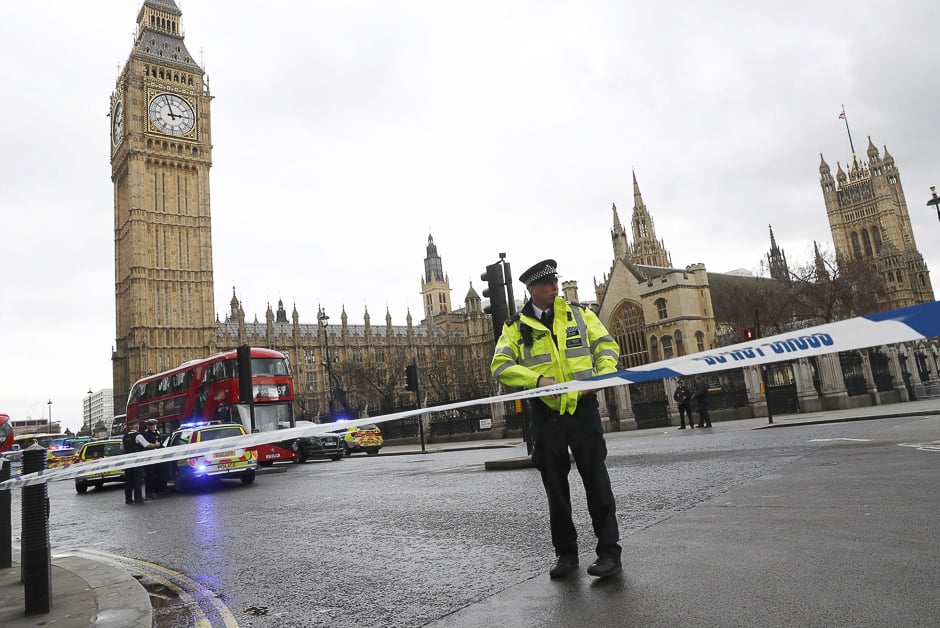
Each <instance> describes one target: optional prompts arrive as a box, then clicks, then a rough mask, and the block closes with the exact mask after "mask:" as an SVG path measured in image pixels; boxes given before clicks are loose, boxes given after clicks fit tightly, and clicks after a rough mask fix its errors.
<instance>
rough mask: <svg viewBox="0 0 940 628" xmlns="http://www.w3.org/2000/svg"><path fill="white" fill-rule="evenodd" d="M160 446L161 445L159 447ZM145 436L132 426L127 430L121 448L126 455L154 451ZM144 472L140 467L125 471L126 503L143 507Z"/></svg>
mask: <svg viewBox="0 0 940 628" xmlns="http://www.w3.org/2000/svg"><path fill="white" fill-rule="evenodd" d="M157 446H159V445H157ZM153 447H154V445H151V444H150V443H149V442H148V441H147V439H146V438H144V436H143V434H141V433H140V432H138V431H137V430H136V429H134V428H133V427H131V426H128V427H126V428H125V432H124V438H123V439H121V448H122V449H123V450H124V453H126V454H133V453H137V452H138V451H144V450H145V449H153ZM143 479H144V478H143V470H142V469H141V468H140V467H132V468H128V469H124V503H125V504H138V505H143V503H144V496H143V491H142V490H141V489H142V487H141V484H142V483H143Z"/></svg>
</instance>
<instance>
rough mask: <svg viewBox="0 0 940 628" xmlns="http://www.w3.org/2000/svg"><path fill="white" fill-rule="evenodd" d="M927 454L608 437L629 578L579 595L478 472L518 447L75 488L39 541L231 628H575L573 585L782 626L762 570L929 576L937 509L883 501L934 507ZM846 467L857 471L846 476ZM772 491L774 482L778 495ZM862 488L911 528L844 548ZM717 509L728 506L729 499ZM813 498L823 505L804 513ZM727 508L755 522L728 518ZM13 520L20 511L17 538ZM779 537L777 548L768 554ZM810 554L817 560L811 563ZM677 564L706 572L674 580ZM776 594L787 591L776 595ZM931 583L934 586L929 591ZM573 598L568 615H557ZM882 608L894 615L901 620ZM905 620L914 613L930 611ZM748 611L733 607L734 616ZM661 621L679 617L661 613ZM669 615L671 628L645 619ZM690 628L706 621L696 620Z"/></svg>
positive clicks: (657, 435) (774, 578)
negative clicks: (140, 574)
mask: <svg viewBox="0 0 940 628" xmlns="http://www.w3.org/2000/svg"><path fill="white" fill-rule="evenodd" d="M829 439H874V440H871V441H861V440H829ZM931 439H940V418H938V417H930V418H923V419H919V418H899V419H883V420H880V421H864V422H854V423H842V424H834V425H820V426H806V427H789V428H786V429H776V430H760V431H752V430H749V429H745V428H744V426H743V425H735V424H734V423H728V424H716V428H715V429H713V430H710V431H709V430H702V431H699V430H685V431H676V430H674V429H670V430H663V431H645V432H642V433H637V432H632V433H615V434H610V435H608V446H609V450H610V456H609V467H610V471H611V477H612V480H613V486H614V489H615V493H616V494H617V498H618V505H619V508H620V512H619V520H620V523H621V529H622V535H623V537H624V540H623V544H624V547H625V553H624V557H625V560H626V565H627V573H626V574H625V576H624V578H623V579H620V580H617V581H616V582H613V583H612V586H604V587H597V586H593V587H592V586H589V585H590V583H589V582H588V580H589V579H587V578H586V577H585V578H584V579H583V580H582V579H577V580H575V581H574V583H582V584H583V586H581V585H578V584H573V583H570V582H569V583H564V584H562V585H561V586H560V587H558V586H556V584H557V583H551V582H550V581H549V579H548V577H547V569H548V567H549V566H550V564H551V561H552V549H551V547H550V544H549V541H548V532H547V520H546V514H545V507H544V497H543V495H542V490H541V486H540V482H539V480H538V477H537V475H536V473H535V472H534V471H533V470H531V469H526V470H517V471H503V472H487V471H484V470H483V463H484V462H485V461H487V460H493V459H497V458H512V457H519V456H521V455H524V453H525V452H524V448H521V447H517V448H512V449H500V450H472V451H461V452H447V453H435V454H430V455H415V456H387V457H385V456H380V457H378V458H375V457H370V458H366V457H364V456H358V457H353V458H350V459H345V460H343V461H340V462H330V461H324V462H314V463H308V464H306V465H303V466H292V467H291V468H290V469H288V470H287V472H285V473H279V474H269V475H263V476H260V477H259V478H258V481H257V482H256V483H255V484H254V485H252V486H249V487H243V486H242V485H241V484H240V483H238V482H237V481H236V482H234V483H232V484H229V485H225V486H223V487H221V488H219V489H217V490H212V491H209V492H206V493H204V494H197V495H181V496H173V497H170V498H167V499H163V500H157V501H155V502H152V503H148V504H147V505H145V506H144V507H141V508H137V507H125V506H124V504H123V494H122V492H121V489H120V487H113V488H105V489H104V490H100V491H99V490H92V491H89V492H88V493H87V494H86V495H81V496H80V495H77V494H76V493H75V491H74V490H73V489H72V487H71V486H70V485H69V484H68V483H56V484H53V485H51V487H50V496H51V504H52V526H53V529H52V541H53V545H54V550H55V549H67V548H88V549H91V550H95V551H103V552H108V553H113V554H119V555H123V556H128V557H130V558H132V559H137V560H141V561H147V562H152V563H156V564H158V565H160V566H162V567H164V568H166V569H169V570H172V571H174V572H178V573H181V574H185V576H186V578H187V579H188V581H190V582H192V583H193V586H198V587H202V588H203V589H204V591H205V593H206V595H207V597H215V598H216V599H217V600H218V602H219V604H221V605H224V607H225V608H227V609H228V610H230V611H231V613H232V617H234V618H236V619H237V621H238V623H239V625H241V626H317V625H322V626H414V625H424V624H428V623H433V622H437V623H439V624H440V625H469V624H477V623H478V621H477V620H479V623H492V621H493V620H494V619H495V618H499V617H502V618H504V619H505V618H507V617H512V618H516V619H518V618H521V617H529V618H532V619H533V620H535V619H536V618H541V619H539V620H538V621H534V624H548V623H555V622H556V621H557V622H563V623H566V624H569V625H570V624H571V623H572V622H573V620H574V618H572V617H567V616H566V613H570V612H572V610H573V609H575V608H577V604H574V605H572V604H570V602H571V601H572V598H571V597H570V595H569V594H571V592H572V590H571V589H570V587H572V586H574V587H576V588H575V589H574V590H573V591H574V593H575V594H576V595H577V596H578V597H576V598H575V601H580V602H581V603H583V604H582V605H586V606H589V607H591V608H599V609H607V610H609V611H610V612H611V613H612V615H611V617H612V618H613V623H607V624H605V623H604V621H603V618H595V620H596V621H598V624H599V625H622V622H623V619H624V617H629V616H630V613H635V617H636V618H637V619H638V620H640V619H641V618H642V621H640V622H639V623H646V624H650V625H679V624H681V623H683V621H682V620H683V619H685V620H686V623H689V622H690V621H691V623H695V624H698V625H709V624H714V625H721V624H726V625H727V624H728V622H727V621H723V620H727V619H728V617H729V616H727V615H723V613H724V612H726V611H727V612H730V610H728V609H729V608H731V607H729V601H730V600H734V599H738V598H740V596H741V595H742V593H741V591H743V590H744V589H745V587H744V585H747V584H750V585H752V586H753V585H754V583H756V582H763V581H769V582H768V584H767V588H766V590H764V593H763V595H764V597H765V598H766V601H767V604H765V606H767V607H768V608H774V609H776V612H782V611H780V608H781V604H782V603H783V602H784V601H785V602H787V604H791V603H792V604H799V603H801V599H802V596H805V595H806V593H807V590H810V591H811V590H812V589H807V587H805V586H796V584H797V583H798V580H794V579H793V578H785V577H784V576H787V575H788V574H786V573H784V574H781V573H779V569H775V568H774V565H775V560H774V558H775V557H786V556H787V555H789V554H788V552H790V548H791V547H796V548H797V550H798V551H797V554H796V555H797V556H806V563H805V567H806V578H805V582H808V583H809V582H815V581H817V580H821V581H822V582H823V583H826V582H832V581H833V580H835V579H839V578H841V579H842V580H843V581H844V580H845V579H846V578H848V577H853V578H854V577H858V578H860V581H859V582H860V586H861V587H862V588H861V589H860V590H861V591H862V592H863V593H866V594H868V593H869V592H870V591H869V589H871V585H872V582H873V581H877V580H878V577H877V576H876V574H874V573H869V570H871V569H872V566H871V564H870V560H869V561H866V560H861V559H862V558H866V559H871V557H873V556H877V557H878V560H880V561H882V562H883V563H885V564H889V566H890V567H891V569H893V570H900V568H901V567H902V566H903V565H904V563H905V562H908V563H910V559H911V557H912V554H915V555H916V554H919V555H920V556H921V558H920V559H919V560H920V561H923V560H927V559H929V560H930V564H931V565H934V564H936V558H937V556H936V550H935V549H933V548H934V547H935V544H933V540H932V538H931V537H930V534H931V532H929V530H928V529H926V528H922V527H921V528H918V526H921V525H923V522H924V521H928V520H931V519H930V517H933V516H935V515H937V514H940V513H937V512H935V510H936V508H935V507H934V506H933V505H932V504H933V503H934V502H935V500H934V499H933V498H932V497H930V499H929V500H928V499H927V497H928V496H927V495H924V496H923V497H924V498H923V499H915V494H914V493H911V492H910V491H900V490H898V487H897V486H896V483H897V482H898V481H899V480H901V479H903V478H904V477H905V474H908V473H909V477H910V479H911V483H910V484H913V485H914V486H916V487H920V488H921V489H922V490H923V491H924V492H929V491H931V490H932V484H931V483H930V482H929V478H933V481H934V482H935V480H936V478H937V470H938V468H940V456H938V455H937V453H931V452H926V451H919V450H917V449H915V448H902V447H899V446H898V444H897V443H898V442H901V441H904V440H908V441H911V442H920V441H924V442H926V441H929V440H931ZM872 443H877V445H872ZM862 453H864V454H865V456H863V457H858V456H860V455H861V454H862ZM846 456H848V458H846ZM853 457H854V458H853ZM849 459H851V460H853V461H854V462H853V463H854V466H853V467H848V466H845V463H846V461H847V460H849ZM827 461H829V462H827ZM848 468H854V469H856V471H855V475H856V476H859V477H861V474H863V473H864V472H866V471H867V472H868V473H869V474H871V475H873V476H874V481H873V482H872V483H871V484H870V485H869V486H868V487H867V488H866V483H865V482H860V483H857V484H854V485H851V483H850V482H844V483H839V482H837V481H836V480H838V477H837V476H838V473H837V471H840V470H842V469H848ZM889 469H890V470H891V473H890V474H889V473H884V474H883V475H884V481H881V480H879V478H880V477H881V476H882V473H881V471H882V470H885V471H887V470H889ZM572 473H573V474H574V473H575V472H574V471H573V472H572ZM778 481H781V482H784V483H783V484H781V485H779V486H775V484H774V483H775V482H778ZM902 486H909V484H908V483H904V484H902ZM788 487H795V488H788ZM768 489H769V490H768ZM869 489H870V490H871V491H872V495H873V498H874V499H873V502H874V501H875V500H876V499H878V500H881V502H880V503H882V504H885V506H879V507H878V509H877V510H876V511H875V512H876V514H878V513H882V514H884V513H885V512H886V510H885V509H886V508H890V509H891V512H904V509H906V511H907V513H910V516H909V520H910V521H911V522H912V524H911V525H910V526H907V527H897V525H896V523H897V522H895V521H894V520H893V519H892V518H891V517H888V516H887V515H885V516H883V517H881V516H878V517H876V518H875V519H874V520H876V521H878V522H880V523H879V524H878V527H875V528H874V529H872V530H867V531H866V534H865V535H864V536H861V537H858V538H857V539H856V537H857V534H858V533H859V530H856V529H855V528H854V527H853V528H850V529H844V530H843V531H842V532H840V528H839V526H843V527H844V526H845V523H844V521H843V519H844V517H845V516H846V513H849V514H851V515H852V516H853V517H855V518H857V519H859V520H865V519H863V518H864V517H866V515H865V513H864V512H856V511H855V510H854V509H853V508H854V505H855V504H857V503H858V499H859V496H860V493H862V494H863V493H864V492H865V491H866V490H869ZM833 490H836V491H839V492H837V493H835V494H833V493H832V491H833ZM843 492H844V493H843ZM840 495H842V497H844V499H842V498H840ZM723 496H729V497H725V498H724V499H725V501H722V499H723ZM930 496H932V493H930ZM811 498H813V499H815V500H816V501H814V502H813V501H810V502H807V501H806V500H810V499H811ZM573 499H574V503H575V504H576V512H577V518H576V524H577V525H578V529H579V530H580V531H581V533H582V538H583V539H584V545H583V547H582V551H583V552H584V554H583V557H584V558H586V559H589V558H590V550H591V547H592V545H593V541H592V536H591V533H590V523H589V520H588V518H587V516H586V512H585V509H584V507H583V504H584V497H583V491H582V490H581V488H580V483H579V482H577V481H574V482H573ZM17 502H18V500H14V503H15V504H17ZM726 502H727V503H726ZM739 503H740V504H742V505H746V506H748V507H747V508H743V507H742V508H735V507H734V506H735V505H736V504H739ZM791 503H792V504H795V505H798V506H799V507H800V508H803V509H808V510H810V511H811V512H812V511H813V508H818V509H819V512H820V513H821V515H820V516H819V517H818V518H816V519H813V520H806V519H803V518H797V519H787V518H786V517H783V518H781V519H780V520H779V521H776V520H774V521H773V525H774V526H776V527H777V528H778V530H777V531H778V532H779V534H773V535H770V536H767V535H766V534H765V533H766V531H767V529H768V528H767V527H766V525H761V524H760V522H758V521H757V520H756V519H755V518H753V517H752V516H753V515H754V513H755V512H758V513H759V512H763V513H764V514H765V515H766V514H767V513H768V512H770V510H771V508H773V509H774V512H776V513H779V512H780V511H785V510H786V508H787V507H788V504H791ZM876 503H877V502H876ZM755 504H757V507H755ZM761 504H767V507H764V508H763V509H762V508H761V507H760V505H761ZM16 508H17V506H16V505H15V506H14V510H16ZM827 514H828V515H827ZM905 516H907V515H905ZM18 517H19V515H18V513H17V512H15V513H14V533H15V534H18V530H17V528H18V521H19V519H18ZM840 517H841V518H842V519H840ZM932 520H935V519H932ZM833 526H836V530H835V532H833V530H832V528H833ZM729 528H730V529H733V530H734V531H735V534H734V535H732V536H730V537H728V535H727V534H725V535H724V536H725V537H728V538H730V541H727V542H726V541H722V542H720V543H719V542H711V541H710V539H717V538H718V537H719V536H721V535H722V534H721V533H722V531H727V530H728V529H729ZM879 528H888V529H884V530H881V531H879ZM892 530H893V531H892ZM821 531H825V538H824V535H823V534H822V533H821ZM843 532H844V533H843ZM883 533H884V536H882V534H883ZM888 533H890V534H888ZM900 535H904V539H906V541H902V539H901V538H899V536H900ZM774 538H776V539H778V542H776V543H775V544H774V546H773V547H771V546H770V545H768V544H767V543H765V541H767V540H768V539H774ZM736 539H737V540H740V541H741V542H742V545H741V546H738V545H737V544H736V543H735V541H736ZM879 539H886V542H885V543H882V542H880V541H879ZM833 540H835V541H838V543H834V542H833ZM905 542H906V544H907V545H906V546H905ZM794 544H797V545H796V546H795V545H794ZM837 547H842V548H843V549H844V550H845V551H850V552H851V553H852V555H859V559H858V560H856V561H854V564H855V565H856V568H855V569H853V568H852V567H851V565H852V564H853V561H848V562H846V561H842V562H835V563H834V561H833V557H834V556H833V555H834V552H835V548H837ZM742 548H744V550H746V551H749V552H752V553H754V554H755V555H754V556H753V560H754V561H756V562H755V563H753V564H752V563H751V562H747V563H746V564H745V563H742V562H739V561H737V558H738V557H739V556H740V555H741V552H742V551H743V550H742ZM814 548H818V550H819V551H818V553H817V558H816V559H811V558H810V556H811V555H812V551H813V550H814ZM839 551H842V550H839ZM762 552H763V554H762ZM767 552H770V553H769V554H767ZM689 556H702V557H704V558H707V561H706V562H703V563H688V562H685V561H688V560H689V558H688V557H689ZM762 556H763V558H762ZM750 560H751V559H748V561H750ZM776 562H779V564H781V565H783V564H786V561H776ZM914 562H915V563H916V564H918V565H919V564H920V563H919V562H918V561H916V560H915V561H914ZM834 564H835V565H838V566H837V567H834V566H833V565H834ZM715 570H717V571H715ZM716 573H717V574H720V577H718V576H716ZM912 573H919V572H916V571H915V572H912ZM667 574H668V575H667ZM790 575H792V574H790ZM899 575H902V574H899ZM934 578H935V576H934ZM869 580H870V581H869ZM781 582H785V583H787V586H786V587H784V588H783V589H782V590H781V587H780V583H781ZM932 582H933V581H931V580H930V579H929V578H928V580H927V581H926V584H931V583H932ZM696 583H698V585H697V586H696ZM565 587H568V588H565ZM788 587H789V588H788ZM865 587H867V588H865ZM817 588H819V587H818V585H817ZM559 590H560V591H561V593H562V594H561V595H558V593H559ZM565 591H568V593H564V592H565ZM888 594H889V595H890V594H891V592H888ZM585 596H588V597H585ZM591 596H594V597H591ZM793 596H795V597H793ZM697 598H699V599H701V600H702V606H703V607H705V608H708V609H713V612H712V614H705V615H703V614H701V611H696V613H698V614H692V615H689V614H688V613H689V608H690V607H689V606H688V605H687V604H680V603H678V601H679V600H686V601H688V600H689V599H692V600H694V599H697ZM566 599H567V600H568V602H569V604H559V603H558V602H561V601H564V600H566ZM892 600H894V601H892V602H890V603H889V604H888V606H889V607H891V605H892V604H904V603H905V602H904V600H903V598H897V597H895V598H892ZM706 601H707V603H706ZM533 602H534V603H533ZM910 602H911V604H914V605H915V606H916V605H917V604H921V606H920V607H921V608H922V607H923V604H925V603H926V601H925V600H923V599H919V598H918V599H913V600H911V601H910ZM813 604H815V605H816V607H817V608H819V609H825V608H827V605H836V604H838V600H836V599H828V598H827V597H826V596H825V595H820V596H818V597H816V598H814V599H813ZM696 606H697V605H693V607H692V608H695V607H696ZM744 606H746V605H743V604H738V605H737V606H736V607H734V608H739V611H738V612H739V614H740V613H744V612H745V609H744ZM785 607H786V606H784V608H785ZM664 609H673V614H672V615H669V614H668V613H667V614H666V615H664V614H663V613H664ZM740 616H742V617H743V616H745V615H740ZM172 617H174V616H173V615H172V614H168V615H166V616H164V617H163V620H164V621H163V623H160V624H159V625H173V621H174V620H172ZM666 617H668V619H669V620H670V621H671V622H673V623H668V622H666V621H665V619H664V620H663V623H661V624H656V623H655V622H654V621H652V620H653V619H655V618H666ZM696 617H698V618H699V619H701V620H702V621H692V620H694V619H695V618H696ZM771 617H773V618H776V619H779V620H781V621H780V622H771V623H774V624H776V625H783V624H787V623H789V622H787V621H786V615H776V616H771ZM483 620H486V621H483ZM706 620H707V621H706ZM159 621H160V616H159V614H158V622H159ZM618 622H619V623H618ZM497 623H505V622H497ZM509 623H516V622H509ZM731 623H734V622H731ZM797 623H799V622H797ZM820 623H826V622H822V621H821V622H820ZM534 624H533V625H534ZM219 625H221V624H219ZM741 625H744V624H741ZM830 625H831V624H830Z"/></svg>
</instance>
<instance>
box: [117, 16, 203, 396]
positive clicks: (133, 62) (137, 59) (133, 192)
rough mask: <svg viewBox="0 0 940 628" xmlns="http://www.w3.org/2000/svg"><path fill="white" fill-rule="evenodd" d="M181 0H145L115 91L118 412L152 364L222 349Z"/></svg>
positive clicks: (193, 69)
mask: <svg viewBox="0 0 940 628" xmlns="http://www.w3.org/2000/svg"><path fill="white" fill-rule="evenodd" d="M181 16H182V13H181V11H180V10H179V8H178V7H177V6H176V3H175V2H174V1H173V0H146V1H145V2H144V3H143V6H142V7H141V8H140V12H139V13H138V14H137V33H136V36H135V39H134V47H133V49H132V50H131V54H130V57H129V58H128V60H127V63H126V65H125V66H124V69H123V70H122V71H121V74H120V76H119V77H118V80H117V85H116V87H115V90H114V93H113V94H112V95H111V130H110V136H111V180H112V182H113V183H114V284H115V305H116V321H117V335H116V340H117V345H116V347H115V350H114V354H113V356H112V360H113V368H114V401H115V404H114V406H115V411H116V412H118V411H119V410H118V409H119V408H124V406H125V404H126V402H127V393H128V390H129V388H130V386H131V385H132V384H133V383H134V381H136V380H137V379H138V378H140V377H142V376H144V375H146V374H147V373H156V372H159V371H162V370H165V369H168V368H172V367H175V366H178V365H179V364H181V363H183V362H184V361H186V360H190V359H193V358H197V357H204V356H206V355H209V354H210V353H211V352H212V351H214V349H215V321H214V314H213V312H214V293H213V285H212V227H211V220H210V213H209V167H210V166H211V165H212V142H211V134H210V130H209V102H210V98H211V97H210V95H209V89H208V85H206V83H205V81H204V73H203V70H202V68H201V67H199V65H198V64H197V63H196V62H195V61H194V60H193V59H192V57H191V55H190V54H189V51H188V50H187V49H186V45H185V44H184V42H183V34H182V29H181V27H180V18H181Z"/></svg>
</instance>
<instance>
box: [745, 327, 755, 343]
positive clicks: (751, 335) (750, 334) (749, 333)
mask: <svg viewBox="0 0 940 628" xmlns="http://www.w3.org/2000/svg"><path fill="white" fill-rule="evenodd" d="M755 338H757V334H756V333H755V332H754V328H753V327H748V328H747V329H745V330H744V339H745V340H754V339H755Z"/></svg>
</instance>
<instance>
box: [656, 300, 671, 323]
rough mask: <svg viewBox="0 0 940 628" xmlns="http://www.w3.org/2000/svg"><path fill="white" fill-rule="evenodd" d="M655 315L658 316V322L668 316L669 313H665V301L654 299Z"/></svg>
mask: <svg viewBox="0 0 940 628" xmlns="http://www.w3.org/2000/svg"><path fill="white" fill-rule="evenodd" d="M656 314H658V315H659V320H662V319H664V318H666V317H667V316H669V313H668V312H667V311H666V299H656Z"/></svg>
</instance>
